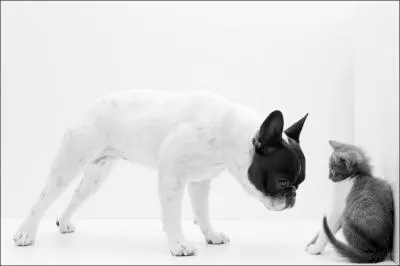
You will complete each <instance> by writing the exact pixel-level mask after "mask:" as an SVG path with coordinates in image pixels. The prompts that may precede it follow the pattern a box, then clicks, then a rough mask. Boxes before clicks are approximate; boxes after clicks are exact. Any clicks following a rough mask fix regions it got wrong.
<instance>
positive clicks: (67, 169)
mask: <svg viewBox="0 0 400 266" xmlns="http://www.w3.org/2000/svg"><path fill="white" fill-rule="evenodd" d="M307 115H308V114H306V115H305V116H304V117H303V118H301V119H300V120H299V121H297V122H296V123H294V124H293V125H292V126H290V127H289V128H287V129H286V130H285V131H283V125H284V124H283V115H282V113H281V112H280V111H279V110H275V111H273V112H271V113H270V114H269V115H268V117H267V118H266V119H264V118H263V117H261V116H259V115H258V114H257V113H256V112H255V111H253V110H252V109H250V108H248V107H246V106H244V105H240V104H238V103H233V102H230V101H228V100H227V99H226V98H224V97H222V96H219V95H217V94H214V93H211V92H190V93H183V92H181V93H168V92H156V91H152V90H123V91H118V92H115V93H112V94H109V95H107V96H104V97H102V98H99V99H97V100H96V101H95V102H94V103H93V104H92V105H91V106H89V108H88V110H87V111H86V112H85V114H84V115H83V116H82V117H80V118H79V119H78V120H77V121H76V122H74V123H73V124H72V125H71V126H69V127H68V129H67V131H66V133H65V135H64V136H63V138H62V141H61V145H60V147H59V150H58V152H57V154H56V156H55V158H54V159H53V162H52V165H51V169H50V173H49V178H48V181H47V183H46V186H45V188H44V189H43V191H42V192H41V194H40V198H39V200H38V201H37V202H36V204H35V205H34V206H33V208H32V210H31V212H30V214H29V215H28V217H27V218H26V219H25V220H24V221H23V223H22V224H21V226H20V228H19V230H18V231H17V233H16V234H15V236H14V238H13V240H14V243H15V244H16V245H17V246H27V245H31V244H33V243H34V241H35V236H36V232H37V228H38V226H39V223H40V220H41V218H42V217H43V215H44V212H45V210H46V209H47V208H48V207H49V206H50V205H51V204H52V203H53V202H54V201H55V200H56V199H57V198H58V197H59V196H60V195H61V193H62V192H63V191H64V190H65V189H66V188H67V186H68V184H69V183H70V182H71V181H72V180H73V179H74V178H75V177H76V176H77V175H78V174H79V173H81V172H83V173H84V174H83V178H82V181H81V183H80V185H79V187H78V188H77V189H76V190H75V192H74V195H73V198H72V200H71V202H70V203H69V205H68V206H67V208H66V210H65V211H64V212H63V213H62V215H61V217H60V218H59V219H58V220H57V222H56V224H57V226H58V227H59V231H60V232H61V233H71V232H74V230H75V226H74V225H73V223H72V222H71V218H72V216H73V214H74V213H75V212H76V210H77V209H78V208H79V206H81V205H82V203H83V202H84V201H85V200H87V198H88V197H89V196H92V195H93V194H94V193H95V192H96V191H97V190H98V189H99V187H100V186H101V184H102V183H103V182H104V180H105V179H106V178H107V177H108V176H109V175H110V173H111V171H112V170H113V168H114V166H115V164H116V162H117V161H118V160H121V159H124V160H127V161H130V162H134V163H138V164H140V165H143V166H145V167H148V168H150V169H154V170H157V171H158V181H159V182H158V190H159V198H160V203H161V209H162V215H161V216H162V223H163V231H164V232H165V233H166V236H167V240H168V246H169V250H170V252H171V254H172V255H174V256H190V255H194V254H196V248H195V247H194V245H192V244H191V243H190V242H188V241H187V240H186V238H185V237H184V235H183V234H182V230H181V221H180V220H181V201H182V196H183V192H184V188H185V187H186V186H187V188H188V192H189V195H190V198H191V204H192V206H193V210H194V217H195V224H197V225H198V226H199V227H200V230H201V232H202V233H203V235H204V237H205V239H206V241H207V243H209V244H217V245H218V244H225V243H228V242H229V238H228V237H227V236H226V235H225V234H223V233H220V232H218V231H217V230H215V229H214V228H213V226H212V225H211V222H210V218H209V213H208V195H209V190H210V182H211V180H212V179H214V178H215V177H217V176H218V175H219V174H220V173H221V172H222V171H224V170H226V169H227V170H228V171H229V172H230V173H231V175H232V176H233V177H234V178H235V179H236V180H237V181H238V182H239V183H240V184H241V185H242V187H243V188H244V189H245V190H246V191H247V192H249V193H250V195H253V196H255V197H256V198H258V199H259V200H260V201H261V202H262V204H264V205H265V207H266V208H267V209H269V210H274V211H281V210H284V209H287V208H291V207H293V206H294V204H295V200H296V190H297V189H298V187H299V185H300V184H301V183H302V182H303V181H304V179H305V165H306V160H305V157H304V154H303V152H302V149H301V147H300V142H299V138H300V133H301V131H302V128H303V124H304V122H305V120H306V118H307Z"/></svg>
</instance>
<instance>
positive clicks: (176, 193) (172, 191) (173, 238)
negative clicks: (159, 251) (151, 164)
mask: <svg viewBox="0 0 400 266" xmlns="http://www.w3.org/2000/svg"><path fill="white" fill-rule="evenodd" d="M184 188H185V182H184V180H182V179H179V178H176V177H173V176H170V175H160V176H159V193H160V201H161V211H162V222H163V230H164V232H165V233H166V234H167V239H168V245H169V249H170V252H171V254H172V255H174V256H191V255H195V254H196V248H195V247H194V246H193V245H192V244H191V243H189V242H188V241H187V240H186V239H185V237H184V236H183V234H182V228H181V208H182V196H183V190H184Z"/></svg>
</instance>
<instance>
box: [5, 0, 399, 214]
mask: <svg viewBox="0 0 400 266" xmlns="http://www.w3.org/2000/svg"><path fill="white" fill-rule="evenodd" d="M1 5H2V9H1V40H2V43H1V93H2V95H1V96H2V97H1V128H2V129H1V210H2V213H1V216H2V217H23V216H25V215H26V214H27V213H28V211H29V209H30V208H31V207H32V204H33V202H34V201H35V200H36V199H37V198H38V196H39V192H40V190H41V189H42V187H43V185H44V183H45V180H46V178H47V174H48V172H49V168H50V162H51V159H52V157H53V156H54V154H55V152H56V149H57V146H58V144H59V140H60V137H61V135H62V134H63V132H64V130H65V129H66V126H67V124H68V123H69V122H70V121H72V120H73V119H74V118H76V117H77V116H79V115H80V114H81V113H82V112H83V110H84V109H85V108H86V106H87V105H88V104H89V103H90V102H91V101H93V100H94V99H96V98H97V97H99V96H102V95H105V94H107V93H110V92H113V91H116V90H120V89H126V88H141V89H143V88H148V89H154V90H165V91H195V90H202V89H207V90H211V91H214V92H217V93H220V94H222V95H224V96H226V97H227V98H228V99H230V100H232V101H238V102H241V103H243V104H246V105H249V106H251V107H253V108H254V109H255V110H257V111H258V112H260V113H263V114H265V115H268V113H269V112H270V111H272V110H271V109H270V106H274V108H273V109H280V110H282V112H283V113H284V117H285V124H286V126H289V125H290V124H291V123H293V122H295V121H296V120H297V119H299V118H301V117H302V116H303V115H304V114H305V113H307V112H308V113H309V117H308V120H307V122H306V124H305V126H304V129H303V133H302V136H301V142H302V145H303V150H304V153H305V155H306V157H307V177H306V180H305V182H304V183H303V185H301V186H300V189H299V191H298V198H297V203H296V206H295V207H294V208H293V209H291V210H288V211H284V212H280V213H276V212H271V211H267V210H265V208H264V207H263V206H262V205H261V204H260V203H259V202H258V201H257V200H254V199H252V198H251V197H249V196H248V195H247V194H246V193H245V192H244V191H243V190H242V189H241V188H240V187H239V185H238V184H237V183H236V181H235V180H234V179H233V178H231V177H230V176H229V174H228V173H225V174H223V175H222V176H221V177H220V178H218V179H216V180H215V181H214V182H213V183H214V184H213V186H212V191H211V200H210V202H211V216H212V217H213V218H226V219H263V220H264V219H265V220H267V219H285V220H317V219H320V218H321V216H322V214H323V212H324V211H325V209H326V207H325V206H326V203H327V201H328V199H329V195H330V193H331V191H330V190H329V185H330V183H329V181H328V179H327V175H328V157H329V154H330V153H331V149H330V148H329V145H328V140H329V139H335V140H339V141H343V142H349V143H356V144H358V143H359V144H362V145H364V146H365V147H366V148H368V151H369V152H370V153H373V154H370V155H371V156H372V157H373V159H374V163H375V164H380V165H379V166H378V168H377V169H378V170H379V169H383V168H385V167H386V168H385V169H388V170H387V172H386V174H388V171H389V172H390V171H392V172H390V173H389V174H388V175H390V176H391V177H397V180H398V137H399V133H398V107H399V103H398V85H399V82H398V80H399V79H398V60H399V57H398V55H399V54H398V47H399V44H398V34H399V33H398V20H399V14H398V7H399V5H398V2H386V3H356V2H197V1H195V2H113V3H111V2H90V3H89V2H80V3H78V2H21V3H19V2H2V3H1ZM378 6H379V7H378ZM371 34H372V35H371ZM374 34H375V35H374ZM374 36H376V37H374ZM377 73H378V74H379V82H378V81H376V78H375V77H376V74H377ZM381 93H383V94H381ZM377 99H379V101H375V100H377ZM374 104H376V105H374ZM267 107H268V108H267ZM396 141H397V142H396ZM388 150H390V151H391V153H386V152H385V151H388ZM392 152H393V153H392ZM396 154H397V155H396ZM384 155H386V157H383V156H384ZM393 156H397V159H396V157H393ZM384 158H385V159H384ZM386 159H388V160H386ZM384 165H385V167H384ZM381 166H382V167H381ZM395 167H397V170H396V168H395ZM381 172H382V171H381ZM392 179H395V178H392ZM156 181H157V179H156V173H154V172H151V171H149V170H147V169H145V168H142V167H140V166H137V165H131V164H128V163H125V162H121V163H120V165H119V167H118V168H117V169H116V170H115V172H114V173H113V176H112V178H110V179H109V180H108V181H107V182H106V185H105V186H104V187H103V189H102V190H101V191H100V192H99V193H98V194H97V195H95V196H94V197H93V198H91V199H90V200H89V202H88V203H87V204H86V205H84V207H83V208H82V209H81V210H80V211H79V213H78V217H89V218H91V217H124V218H125V217H129V218H130V217H134V218H153V217H159V213H160V209H159V205H158V199H157V186H156ZM78 182H79V180H78V179H77V180H76V182H75V183H73V184H72V186H71V188H70V189H69V190H68V191H67V193H65V194H64V195H63V196H62V197H61V198H60V200H58V201H57V202H56V203H55V204H54V205H53V206H52V207H51V208H50V209H49V211H48V212H47V213H46V216H50V217H56V216H58V215H60V213H61V212H62V210H63V208H65V206H66V204H67V202H68V200H69V199H70V197H71V193H72V189H73V188H74V186H76V185H77V183H78ZM188 202H189V201H188V199H187V197H186V198H185V201H184V215H185V217H186V218H189V217H192V215H191V209H190V206H189V203H188Z"/></svg>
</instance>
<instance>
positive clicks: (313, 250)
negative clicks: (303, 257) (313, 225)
mask: <svg viewBox="0 0 400 266" xmlns="http://www.w3.org/2000/svg"><path fill="white" fill-rule="evenodd" d="M306 251H307V253H308V254H310V255H321V253H322V249H321V248H319V247H317V246H316V245H314V244H309V245H308V246H307V247H306Z"/></svg>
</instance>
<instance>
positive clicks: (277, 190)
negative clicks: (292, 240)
mask: <svg viewBox="0 0 400 266" xmlns="http://www.w3.org/2000/svg"><path fill="white" fill-rule="evenodd" d="M306 118H307V115H306V116H304V117H303V118H302V119H300V120H299V121H298V122H296V123H295V124H293V125H292V126H291V127H289V128H288V129H287V130H285V134H286V135H287V136H288V141H289V142H286V141H285V140H284V139H283V138H282V133H283V116H282V113H281V112H280V111H274V112H272V113H271V114H270V115H269V116H268V117H267V119H265V121H264V122H263V124H262V125H261V127H260V130H259V132H258V134H257V136H256V137H255V138H254V139H253V145H254V154H253V158H252V162H251V164H250V166H249V169H248V177H249V180H250V182H251V183H252V184H253V185H254V186H255V187H256V188H257V190H259V191H260V192H261V193H262V194H263V195H264V196H266V197H269V198H271V199H272V200H277V201H282V200H284V202H285V208H291V207H293V206H294V204H295V201H296V190H297V188H298V187H299V185H300V184H301V183H302V182H303V181H304V179H305V169H306V163H305V157H304V154H303V152H302V150H301V147H300V144H299V137H300V133H301V130H302V128H303V124H304V121H305V119H306Z"/></svg>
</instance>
